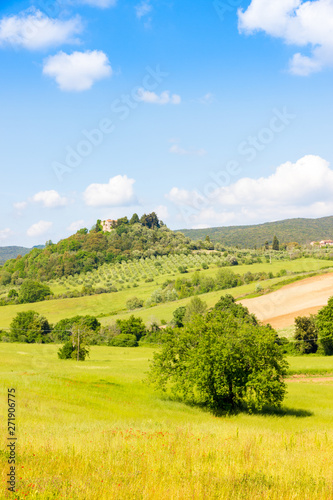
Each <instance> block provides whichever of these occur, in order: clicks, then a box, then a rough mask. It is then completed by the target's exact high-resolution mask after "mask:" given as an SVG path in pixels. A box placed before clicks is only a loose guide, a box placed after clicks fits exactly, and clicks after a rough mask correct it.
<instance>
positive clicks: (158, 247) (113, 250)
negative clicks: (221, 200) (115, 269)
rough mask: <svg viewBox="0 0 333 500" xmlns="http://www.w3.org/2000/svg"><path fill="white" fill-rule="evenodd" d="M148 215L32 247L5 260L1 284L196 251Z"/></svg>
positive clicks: (83, 230) (0, 276)
mask: <svg viewBox="0 0 333 500" xmlns="http://www.w3.org/2000/svg"><path fill="white" fill-rule="evenodd" d="M135 215H136V214H135ZM151 215H152V214H149V215H148V216H146V215H144V216H143V217H142V218H141V219H140V221H138V222H135V223H131V221H129V220H128V219H127V217H125V218H122V219H118V221H117V225H116V226H115V227H114V229H112V230H111V231H110V232H103V229H102V226H101V221H97V223H96V225H95V226H94V227H93V228H92V229H91V230H90V231H89V232H88V230H87V229H86V228H83V229H80V230H79V231H78V232H77V233H76V234H74V235H72V236H70V237H69V238H66V239H63V240H61V241H59V243H57V244H53V243H52V242H48V244H47V245H46V247H45V248H43V249H41V248H34V249H33V250H32V251H31V252H30V253H28V254H26V255H25V256H23V257H20V258H16V259H11V260H7V261H6V262H5V264H4V266H3V267H2V268H1V270H0V284H3V285H6V284H9V283H16V284H20V280H21V281H22V280H23V279H25V278H34V279H38V280H41V281H45V280H51V279H55V278H59V277H63V276H65V277H66V276H70V275H72V276H74V275H76V274H80V273H87V272H90V271H92V270H93V269H97V268H98V267H99V266H101V265H103V264H105V263H116V262H121V261H123V260H129V259H133V258H135V259H140V258H147V257H150V256H152V255H154V256H159V255H169V254H180V253H189V252H190V250H191V249H195V248H196V244H195V243H194V244H193V245H191V241H190V239H189V238H187V237H185V236H184V235H183V234H182V233H176V232H174V231H171V230H170V229H168V228H167V227H166V226H165V225H164V224H163V223H162V222H161V221H159V220H158V218H157V216H156V214H154V213H153V217H152V218H150V216H151ZM136 217H137V216H136Z"/></svg>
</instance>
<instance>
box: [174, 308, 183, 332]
mask: <svg viewBox="0 0 333 500" xmlns="http://www.w3.org/2000/svg"><path fill="white" fill-rule="evenodd" d="M185 314H186V307H184V306H181V307H177V309H176V310H175V311H173V319H172V323H173V324H174V325H175V326H177V327H178V328H181V327H182V326H184V317H185Z"/></svg>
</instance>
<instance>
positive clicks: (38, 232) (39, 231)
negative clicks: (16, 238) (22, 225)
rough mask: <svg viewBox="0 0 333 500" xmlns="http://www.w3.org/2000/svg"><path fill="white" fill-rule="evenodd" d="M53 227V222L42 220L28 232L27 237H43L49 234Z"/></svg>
mask: <svg viewBox="0 0 333 500" xmlns="http://www.w3.org/2000/svg"><path fill="white" fill-rule="evenodd" d="M52 226H53V222H47V221H45V220H40V221H39V222H36V224H33V225H32V226H30V227H29V229H28V230H27V235H28V236H42V235H43V234H45V233H47V232H48V231H49V229H51V227H52Z"/></svg>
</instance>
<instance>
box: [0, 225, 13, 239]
mask: <svg viewBox="0 0 333 500" xmlns="http://www.w3.org/2000/svg"><path fill="white" fill-rule="evenodd" d="M12 234H13V233H12V231H11V230H10V229H9V228H8V227H7V228H6V229H0V241H4V240H6V239H7V238H9V236H11V235H12Z"/></svg>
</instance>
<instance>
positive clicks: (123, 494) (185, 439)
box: [0, 344, 333, 500]
mask: <svg viewBox="0 0 333 500" xmlns="http://www.w3.org/2000/svg"><path fill="white" fill-rule="evenodd" d="M56 351H57V346H54V345H28V344H0V356H1V365H0V370H1V378H0V380H1V382H0V386H1V415H2V417H1V435H2V436H3V437H2V450H1V453H0V455H1V464H2V476H1V480H2V492H1V493H0V497H1V498H18V499H20V500H21V499H23V498H26V499H40V500H46V499H61V498H64V499H75V500H76V499H78V500H83V499H84V500H86V499H87V500H88V499H92V500H95V499H96V500H97V499H98V500H108V499H117V500H118V499H119V500H123V499H124V500H125V499H126V500H128V499H133V500H136V499H149V500H150V499H151V500H153V499H172V500H173V499H175V500H176V499H177V500H178V499H179V500H183V499H207V500H208V499H209V500H210V499H236V500H238V499H244V500H245V499H246V500H248V499H251V500H252V499H260V500H261V499H274V500H280V499H287V500H294V499H300V500H304V499H306V500H308V499H322V500H329V499H332V498H333V473H332V455H333V427H332V421H333V383H332V381H333V378H332V379H330V378H328V377H327V378H325V379H323V381H321V382H318V383H315V382H313V383H312V381H311V380H307V383H302V382H300V383H295V382H293V381H291V382H288V396H287V398H286V400H285V406H284V408H283V411H281V412H277V413H275V414H269V413H266V414H257V415H249V414H246V413H240V414H238V415H234V416H228V417H218V416H214V415H212V414H211V413H209V412H205V411H203V410H201V409H199V408H195V407H190V406H186V405H184V404H182V403H180V402H177V401H172V400H170V399H167V398H165V397H161V395H160V394H157V393H154V392H153V391H152V390H151V389H150V388H149V387H147V386H146V385H145V384H144V383H143V382H142V379H143V378H144V373H145V371H146V370H147V368H148V360H149V359H150V358H151V357H152V354H153V350H152V349H151V348H141V347H140V348H132V349H130V348H127V349H125V348H110V347H93V348H92V350H91V357H90V359H89V360H88V361H86V362H81V363H77V362H76V361H61V360H58V359H57V356H56ZM289 361H290V371H291V373H298V374H300V373H302V372H305V373H315V372H316V371H321V373H326V372H327V373H333V357H332V358H320V357H301V358H290V359H289ZM304 380H305V379H304ZM9 387H15V388H16V389H17V415H18V420H17V422H18V434H17V437H18V448H17V449H18V466H17V473H18V482H17V486H18V490H19V491H18V492H17V495H15V496H13V495H9V494H8V492H6V489H5V483H6V474H7V473H8V464H7V462H6V451H5V449H6V448H5V446H6V439H5V438H6V435H7V431H6V428H5V427H6V425H5V423H6V421H5V411H6V393H7V388H9Z"/></svg>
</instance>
